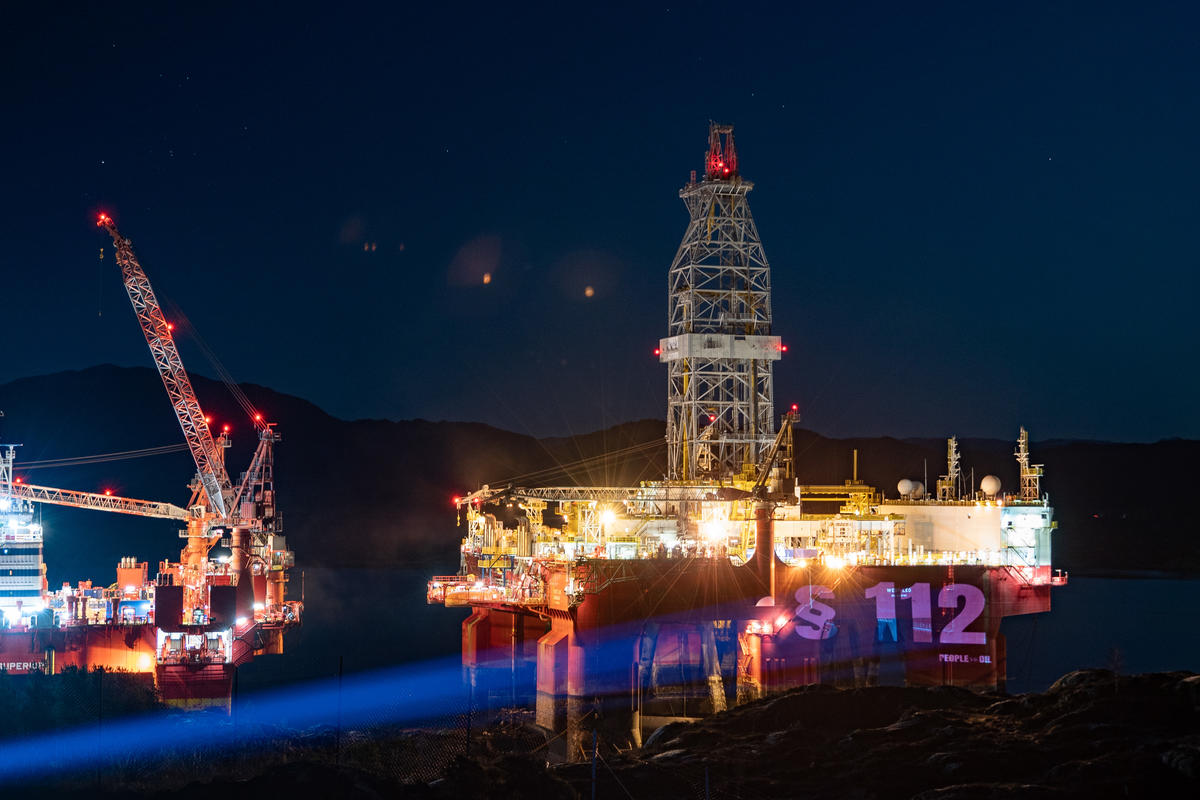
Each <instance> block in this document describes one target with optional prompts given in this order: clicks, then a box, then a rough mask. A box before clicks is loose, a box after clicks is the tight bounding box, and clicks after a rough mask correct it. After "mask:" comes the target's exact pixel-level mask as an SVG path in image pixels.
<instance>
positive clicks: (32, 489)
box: [6, 483, 191, 521]
mask: <svg viewBox="0 0 1200 800" xmlns="http://www.w3.org/2000/svg"><path fill="white" fill-rule="evenodd" d="M6 493H9V494H11V496H12V497H16V498H20V499H22V500H28V501H30V502H33V503H49V504H50V505H56V506H70V507H72V508H90V509H95V510H99V511H115V512H117V513H118V514H133V515H135V516H139V517H158V518H159V519H174V520H180V521H184V520H187V519H189V518H190V517H191V515H190V514H189V513H188V512H187V511H186V510H185V509H182V508H180V507H179V506H176V505H172V504H170V503H158V502H155V501H153V500H135V499H134V498H132V497H115V496H113V495H110V494H100V493H98V492H76V491H73V490H71V489H53V488H51V487H49V486H35V485H33V484H29V483H12V484H10V485H9V487H8V488H7V489H6Z"/></svg>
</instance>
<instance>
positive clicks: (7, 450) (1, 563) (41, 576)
mask: <svg viewBox="0 0 1200 800" xmlns="http://www.w3.org/2000/svg"><path fill="white" fill-rule="evenodd" d="M97 224H98V225H99V226H100V227H101V228H103V229H104V230H105V231H106V232H107V233H108V234H109V235H110V236H111V237H112V242H113V245H114V248H115V252H116V261H117V264H118V265H119V266H120V267H121V274H122V278H123V280H124V283H125V289H126V292H127V293H128V295H129V299H130V302H131V303H132V305H133V310H134V312H135V314H136V316H137V319H138V323H139V324H140V326H141V329H142V333H143V334H144V336H145V339H146V344H147V345H148V346H149V348H150V353H151V355H152V356H153V358H154V363H155V366H156V367H157V369H158V373H159V375H160V377H161V378H162V382H163V387H164V388H165V389H166V392H167V396H168V398H169V399H170V401H171V406H172V408H173V409H174V411H175V416H176V418H177V419H178V421H179V425H180V428H181V430H182V432H183V435H184V439H185V441H186V444H187V449H188V450H189V451H190V453H191V455H192V459H193V461H194V462H195V465H196V477H195V479H194V480H193V481H192V483H191V484H190V488H191V491H192V495H191V499H190V501H189V502H188V504H187V507H186V508H183V507H180V506H176V505H173V504H170V503H162V502H155V501H148V500H137V499H133V498H127V497H118V496H114V495H113V494H112V493H111V492H104V493H97V492H80V491H73V490H68V489H59V488H53V487H48V486H38V485H33V484H29V483H26V482H25V481H24V480H22V479H21V478H20V477H18V476H16V475H15V474H14V461H15V452H16V447H17V445H0V614H2V615H3V616H2V618H0V670H4V671H5V672H8V673H10V674H22V673H29V672H43V673H46V674H54V673H57V672H61V671H62V670H63V669H64V668H67V667H76V668H82V669H90V668H95V667H103V668H105V669H108V670H120V671H125V672H133V673H139V674H143V675H146V676H147V678H148V679H151V680H153V682H154V684H155V686H156V687H157V689H158V691H159V693H160V695H161V697H162V698H163V700H164V701H165V702H167V703H168V704H170V705H174V706H178V707H182V708H208V707H214V706H216V707H224V708H226V709H228V708H229V703H230V696H231V692H232V686H233V676H234V671H235V670H236V668H237V667H238V666H239V665H241V664H244V663H246V662H248V661H250V660H251V659H253V658H254V657H255V656H256V655H263V654H270V653H282V652H283V635H284V632H285V631H287V630H288V629H290V628H292V627H294V626H296V625H299V624H300V618H301V614H302V612H303V605H302V603H301V602H299V601H295V600H288V599H287V598H286V591H287V582H288V571H289V569H290V568H292V567H293V566H294V565H295V556H294V555H293V553H292V552H291V551H290V550H289V549H288V547H287V541H286V539H285V538H284V536H283V535H282V524H281V517H280V515H279V512H278V511H277V509H276V505H275V468H274V446H275V444H276V443H277V442H278V441H279V434H278V433H277V432H276V431H275V426H274V425H273V424H272V423H268V422H266V421H264V419H263V416H262V414H261V413H259V412H257V411H256V410H255V409H254V408H253V406H251V405H250V403H249V401H248V400H247V399H246V398H245V396H244V395H243V394H241V392H240V390H238V389H237V387H236V385H233V384H232V382H231V381H230V382H228V383H230V388H231V389H233V390H234V393H235V395H236V396H237V398H238V400H239V403H241V405H242V406H243V408H244V410H245V411H246V413H247V414H248V415H249V417H250V418H251V420H252V421H253V423H254V425H255V428H256V431H257V433H258V445H257V448H256V449H255V452H254V456H253V458H252V459H251V461H250V465H249V466H248V467H247V468H246V470H245V471H244V472H243V473H242V475H241V478H240V480H239V481H238V483H237V484H236V485H235V484H234V483H233V481H232V480H231V479H230V477H229V473H228V472H227V470H226V466H225V452H226V450H227V449H228V448H229V446H230V439H229V426H228V425H226V426H224V427H223V430H222V432H221V433H220V434H219V435H217V436H216V437H214V436H213V434H212V431H211V429H210V425H211V422H212V420H211V418H209V417H207V416H206V415H205V414H204V411H203V410H202V409H201V407H200V402H199V400H197V398H196V393H195V391H194V390H193V389H192V384H191V380H190V378H189V377H188V374H187V371H186V370H185V369H184V366H183V361H182V360H181V359H180V357H179V351H178V349H177V348H176V346H175V339H174V328H175V326H174V325H173V324H172V323H171V322H169V321H167V319H166V317H165V316H164V315H163V312H162V308H161V307H160V305H159V302H158V299H157V297H156V296H155V294H154V289H153V287H152V286H151V285H150V281H149V279H148V278H147V277H146V273H145V271H144V270H143V269H142V266H141V264H140V263H139V262H138V260H137V257H136V256H135V255H134V252H133V245H132V243H131V242H130V240H129V239H126V238H125V237H124V236H122V235H121V234H120V232H119V231H118V230H117V227H116V225H115V223H114V222H113V220H112V218H111V217H109V216H107V215H105V214H101V215H100V218H99V220H98V223H97ZM37 503H47V504H52V505H60V506H71V507H75V508H87V509H94V510H99V511H110V512H116V513H120V514H132V515H136V516H143V517H153V518H159V519H169V520H173V521H175V522H177V523H179V525H181V526H182V529H181V530H180V531H179V535H180V538H182V539H184V540H185V545H184V547H183V550H182V552H181V554H180V558H179V560H178V561H169V560H164V561H162V562H160V563H159V565H158V571H157V574H156V575H155V576H153V577H151V575H150V570H149V564H148V563H147V562H145V561H139V560H138V559H137V558H135V557H127V558H122V559H121V560H120V562H119V563H118V565H117V569H116V580H115V582H113V583H112V584H110V585H103V584H101V585H97V586H93V585H92V582H91V581H80V582H78V583H77V584H76V585H74V586H72V585H70V584H67V583H64V584H63V586H62V587H61V588H59V589H55V590H51V589H50V588H49V586H48V585H47V580H46V564H45V560H44V555H43V549H42V528H41V525H40V524H37V523H36V522H35V521H34V519H35V517H34V513H33V512H34V505H35V504H37Z"/></svg>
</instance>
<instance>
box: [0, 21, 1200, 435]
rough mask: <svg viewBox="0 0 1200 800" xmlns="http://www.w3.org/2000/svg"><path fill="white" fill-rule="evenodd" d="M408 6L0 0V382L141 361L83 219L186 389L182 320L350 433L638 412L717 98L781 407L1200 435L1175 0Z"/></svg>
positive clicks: (1198, 157)
mask: <svg viewBox="0 0 1200 800" xmlns="http://www.w3.org/2000/svg"><path fill="white" fill-rule="evenodd" d="M37 5H39V4H27V6H28V8H30V9H32V8H34V7H35V6H37ZM433 5H436V6H437V8H404V7H402V6H401V5H400V4H384V5H381V6H380V7H379V8H376V9H375V10H363V9H362V8H360V7H358V6H357V5H355V4H342V3H323V4H320V5H315V6H308V5H306V4H302V3H290V4H277V5H270V6H267V5H265V4H264V5H261V6H260V4H249V3H244V4H237V5H232V6H221V5H216V4H210V3H202V4H189V5H180V6H178V7H177V8H175V7H173V8H165V7H164V8H161V9H160V8H154V10H153V11H146V12H144V13H131V12H128V11H126V10H124V9H122V8H121V7H120V6H121V4H102V5H94V6H92V7H91V8H90V9H88V10H78V9H77V10H74V11H71V10H63V9H58V10H57V11H45V12H41V11H38V12H33V11H27V12H25V13H27V14H28V13H37V14H39V16H37V17H29V18H25V19H21V18H19V14H18V15H16V16H14V14H13V13H12V11H11V10H10V11H9V12H6V25H5V28H6V30H5V34H4V36H5V41H4V46H3V48H0V66H2V69H0V76H2V77H0V81H2V82H3V100H2V101H0V102H2V103H3V106H2V107H3V109H4V114H3V125H2V126H0V137H2V141H3V145H4V147H3V150H4V152H5V153H6V158H5V159H4V162H3V167H2V169H3V172H2V174H3V176H4V177H3V181H2V183H0V185H2V186H3V189H4V191H3V192H2V193H0V204H2V206H0V210H2V216H0V231H2V233H3V242H4V246H3V248H2V249H0V267H2V269H3V273H2V274H3V277H4V283H3V297H4V306H5V307H4V322H3V328H4V337H5V339H6V342H5V348H4V350H5V352H4V357H3V358H2V359H0V381H8V380H12V379H15V378H19V377H23V376H27V375H34V374H41V373H48V372H55V371H59V370H63V369H74V368H81V367H86V366H90V365H93V364H99V363H106V362H107V363H117V364H123V365H146V366H149V365H150V364H151V361H150V357H149V353H148V352H147V350H146V347H145V343H144V342H143V340H142V338H141V335H140V333H139V331H138V329H137V325H136V323H135V321H134V318H133V315H132V312H131V310H130V308H129V304H128V301H127V300H126V298H125V295H124V291H123V288H122V286H121V282H120V278H119V272H118V270H117V267H116V265H115V263H114V262H113V260H112V249H111V246H110V245H108V243H107V242H106V237H104V236H103V235H102V233H101V232H99V231H98V230H97V229H96V228H95V226H94V219H95V213H96V212H97V211H99V210H105V211H108V212H109V213H111V214H112V215H113V216H114V217H115V218H116V220H117V223H118V225H119V226H120V227H121V229H122V231H123V232H124V233H125V234H126V235H127V236H129V237H130V238H132V239H133V241H134V245H135V248H136V249H137V252H138V255H139V257H140V258H141V261H142V263H143V265H144V266H145V267H146V270H147V272H148V273H149V275H150V278H151V280H152V281H153V283H154V285H155V288H156V290H157V291H158V294H159V297H160V299H161V300H162V301H163V303H164V306H166V307H167V308H168V310H169V315H170V316H172V317H173V318H175V319H177V320H179V325H178V329H179V332H180V333H182V334H183V336H182V338H181V350H182V352H183V355H184V359H185V362H186V363H187V364H188V365H189V368H190V369H192V370H193V371H195V372H198V373H204V374H209V375H211V374H214V369H213V367H212V366H211V365H210V364H209V363H208V362H207V361H206V360H205V358H204V356H203V354H202V353H201V351H200V349H199V348H198V347H197V346H196V344H195V342H194V340H193V337H192V335H191V331H190V330H189V327H190V326H189V325H188V324H187V323H186V320H190V322H191V327H194V329H195V330H196V331H198V332H199V333H200V334H201V335H202V336H203V338H204V340H205V341H206V342H207V344H208V346H209V347H211V349H212V350H213V351H215V352H216V353H217V354H218V355H219V356H220V358H221V360H222V361H223V363H224V365H225V366H226V367H227V368H228V370H229V371H230V372H231V373H232V374H233V376H235V377H236V378H237V379H238V380H240V381H247V382H253V383H259V384H263V385H267V386H270V387H272V388H275V389H277V390H280V391H284V392H288V393H292V394H296V395H300V396H302V397H305V398H307V399H309V400H312V401H313V402H315V403H317V404H318V405H320V406H322V407H323V408H325V409H326V410H328V411H329V412H330V413H333V414H335V415H338V416H341V417H346V418H357V417H387V418H392V419H406V418H413V417H423V418H427V419H452V420H479V421H483V422H488V423H491V424H495V425H498V426H501V427H505V428H509V429H512V430H516V431H520V432H523V433H534V434H563V433H567V432H583V431H589V430H594V429H597V428H600V427H603V426H606V425H609V424H613V423H616V422H621V421H626V420H631V419H637V418H642V417H657V418H661V417H662V416H663V415H664V413H665V396H664V395H665V388H666V387H665V384H666V374H665V367H663V366H661V365H659V364H658V362H657V360H656V359H655V358H654V356H653V354H652V350H653V348H654V347H655V345H656V344H657V340H658V338H659V337H660V336H662V335H664V334H665V327H666V320H665V316H666V304H667V298H666V280H667V275H666V273H667V268H668V266H669V265H670V262H671V259H672V256H673V255H674V253H675V249H676V247H677V246H678V244H679V240H680V238H681V236H682V234H683V232H684V227H685V225H686V222H687V215H686V212H685V209H684V207H683V204H682V203H681V202H680V200H679V198H678V196H677V193H678V190H679V188H680V187H681V186H682V185H683V184H684V183H685V182H686V180H687V178H688V172H689V171H690V170H692V169H699V168H700V167H701V163H702V157H703V153H704V148H705V144H706V137H707V124H708V121H709V119H716V120H719V121H722V122H730V123H733V124H735V125H736V133H737V143H738V151H739V155H740V163H741V168H742V173H743V175H744V176H745V177H746V178H747V179H749V180H752V181H754V182H755V183H756V188H755V190H754V192H753V193H752V194H751V196H750V199H751V206H752V208H753V210H754V214H755V217H756V219H757V222H758V226H759V230H760V232H761V234H762V236H763V240H764V243H765V246H766V250H767V255H768V257H769V259H770V261H771V266H772V270H773V275H772V278H773V283H774V288H775V295H774V314H775V332H776V333H777V334H779V335H781V336H782V337H783V341H784V342H785V343H786V344H787V345H788V347H789V352H788V354H787V356H785V359H784V361H783V362H781V364H779V365H777V367H776V372H775V376H776V378H775V386H776V403H777V407H778V408H780V409H782V408H784V407H785V404H790V403H792V402H798V403H799V404H800V406H801V409H802V412H803V422H804V424H805V425H806V426H808V427H810V428H813V429H815V430H817V431H820V432H822V433H826V434H830V435H876V434H890V435H895V436H914V435H920V436H943V435H949V434H955V433H956V434H958V435H961V436H997V437H1004V438H1008V437H1011V436H1015V434H1016V428H1017V426H1018V425H1019V424H1025V425H1026V426H1028V427H1029V428H1030V429H1031V431H1032V433H1033V435H1034V437H1035V438H1038V439H1046V438H1067V437H1072V438H1074V437H1080V438H1102V439H1117V440H1155V439H1159V438H1164V437H1171V436H1185V437H1193V438H1195V437H1200V415H1197V414H1196V413H1195V411H1194V405H1195V401H1196V398H1197V395H1198V391H1197V389H1198V383H1200V378H1198V374H1200V373H1198V371H1197V368H1196V355H1197V349H1198V348H1197V341H1198V336H1197V332H1196V330H1197V329H1196V310H1195V304H1196V298H1197V289H1198V288H1200V281H1198V279H1197V252H1198V249H1200V237H1198V236H1197V230H1198V227H1197V220H1198V219H1200V197H1198V192H1200V188H1198V187H1200V91H1198V90H1200V48H1198V47H1197V45H1196V42H1197V40H1198V34H1200V10H1198V7H1197V6H1196V5H1195V4H1191V3H1177V4H1166V5H1161V4H1151V3H1137V4H1133V3H1122V4H1104V3H1081V4H1078V5H1071V4H1062V3H1046V2H1037V3H1030V4H1023V3H1003V4H999V3H997V4H991V5H987V4H983V3H948V4H944V5H942V4H911V3H879V4H857V3H819V4H818V3H797V4H792V5H794V7H793V8H791V9H789V10H786V11H781V10H779V9H775V8H773V7H772V6H770V5H767V6H761V7H760V6H756V5H753V4H749V3H727V2H726V3H712V4H702V5H691V6H687V7H676V6H674V5H672V6H671V7H670V8H667V7H663V6H654V7H650V6H648V5H646V6H641V5H633V6H629V7H627V8H626V9H625V10H620V9H618V8H614V7H608V8H599V7H589V8H584V7H582V6H581V5H580V4H574V3H564V4H557V5H546V6H544V7H539V8H526V9H522V8H521V7H520V5H519V4H509V3H497V4H488V5H486V6H483V7H481V8H473V7H471V6H470V5H466V4H433ZM779 5H783V4H779ZM102 246H103V247H104V248H105V258H104V260H103V261H101V260H100V259H99V253H100V248H101V247H102ZM364 246H365V247H364ZM484 273H488V274H489V275H490V277H491V279H490V281H488V282H486V283H485V281H484V277H483V276H484ZM589 286H590V287H592V289H593V291H592V293H591V296H590V297H589V296H587V294H586V293H585V289H586V287H589ZM173 309H177V310H173ZM165 402H166V401H165V399H164V405H165ZM266 411H267V413H268V414H269V413H270V410H269V409H267V410H266Z"/></svg>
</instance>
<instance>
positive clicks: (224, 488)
mask: <svg viewBox="0 0 1200 800" xmlns="http://www.w3.org/2000/svg"><path fill="white" fill-rule="evenodd" d="M97 225H99V226H100V227H102V228H104V229H105V230H107V231H108V233H109V235H110V236H111V237H112V240H113V247H114V248H115V249H116V260H117V263H118V264H119V265H120V266H121V277H122V278H123V279H124V281H125V291H126V292H127V293H128V294H129V301H130V302H131V303H132V304H133V310H134V313H136V314H137V318H138V323H139V324H140V325H141V327H142V333H143V334H145V336H146V344H148V345H149V346H150V354H151V355H152V356H153V357H154V365H155V366H156V367H157V368H158V374H159V376H161V377H162V382H163V387H164V388H165V389H166V390H167V396H168V397H169V398H170V400H171V405H172V407H174V409H175V417H176V418H177V419H178V420H179V427H180V428H182V429H183V437H184V439H185V440H186V441H187V445H188V449H189V450H191V452H192V459H193V460H194V461H195V462H196V473H197V475H198V477H199V479H200V485H201V486H202V487H203V489H204V493H205V495H206V496H207V498H208V503H209V506H210V507H211V508H212V510H213V511H214V512H216V513H217V515H218V516H220V517H223V518H224V517H227V516H228V515H229V512H230V500H231V499H232V495H233V485H232V483H231V482H230V480H229V475H228V473H227V472H226V471H225V460H224V458H223V454H222V453H221V450H220V448H219V447H218V445H217V443H216V442H215V441H213V437H212V433H211V432H210V431H209V428H208V422H207V421H206V420H205V418H204V412H203V411H202V410H201V408H200V403H199V401H198V400H197V399H196V392H195V391H194V390H193V389H192V382H191V380H190V379H189V378H188V374H187V371H186V370H185V369H184V368H183V361H182V360H181V359H180V358H179V351H178V349H176V347H175V338H174V337H173V336H172V335H171V326H170V325H169V324H168V323H167V320H166V318H165V317H164V316H163V313H162V308H161V307H160V306H159V304H158V298H157V297H155V295H154V288H153V287H152V286H151V285H150V280H149V279H148V278H147V277H146V273H145V271H144V270H143V269H142V265H141V264H139V263H138V260H137V256H135V255H134V253H133V243H132V242H130V240H129V239H126V238H125V237H124V236H122V235H121V233H120V231H118V230H117V226H116V223H115V222H113V220H112V217H109V216H107V215H106V214H101V215H100V220H99V222H98V223H97Z"/></svg>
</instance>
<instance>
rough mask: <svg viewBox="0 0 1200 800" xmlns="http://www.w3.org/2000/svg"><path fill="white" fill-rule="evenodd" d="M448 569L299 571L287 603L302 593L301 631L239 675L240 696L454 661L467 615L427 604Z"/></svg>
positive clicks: (241, 670) (294, 576)
mask: <svg viewBox="0 0 1200 800" xmlns="http://www.w3.org/2000/svg"><path fill="white" fill-rule="evenodd" d="M447 571H450V572H452V571H453V570H446V569H445V568H444V567H442V568H440V569H439V568H438V567H433V566H431V567H412V568H404V569H312V568H308V569H305V570H304V577H303V580H302V579H301V576H300V572H301V571H300V570H299V569H297V570H295V571H294V573H293V576H292V581H291V583H289V584H288V597H289V598H299V597H300V592H301V588H302V587H301V584H302V583H303V592H304V624H303V625H301V626H300V628H299V629H297V630H296V631H294V632H292V633H289V634H288V635H287V637H286V638H285V640H284V653H283V655H279V656H265V657H259V658H256V659H255V660H254V661H253V662H251V663H250V664H247V665H246V666H244V667H242V668H241V669H239V671H238V683H239V692H252V691H256V690H260V689H265V688H269V687H274V686H279V685H282V684H287V683H295V682H297V681H305V680H313V679H321V678H328V677H330V676H333V675H336V674H337V672H338V660H339V658H340V659H341V660H342V664H343V669H344V671H345V672H346V673H356V672H365V671H369V670H376V669H382V668H386V667H393V666H398V665H403V664H412V663H414V662H419V661H426V660H432V659H437V658H439V657H443V656H447V655H457V654H458V653H459V651H460V648H461V642H462V633H461V627H460V626H461V623H462V621H463V620H464V619H466V617H467V613H468V612H467V611H466V610H465V609H462V608H455V609H447V608H443V607H441V606H430V605H426V603H425V583H426V581H428V580H429V578H430V576H431V575H433V574H435V573H443V574H444V573H445V572H447Z"/></svg>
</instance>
